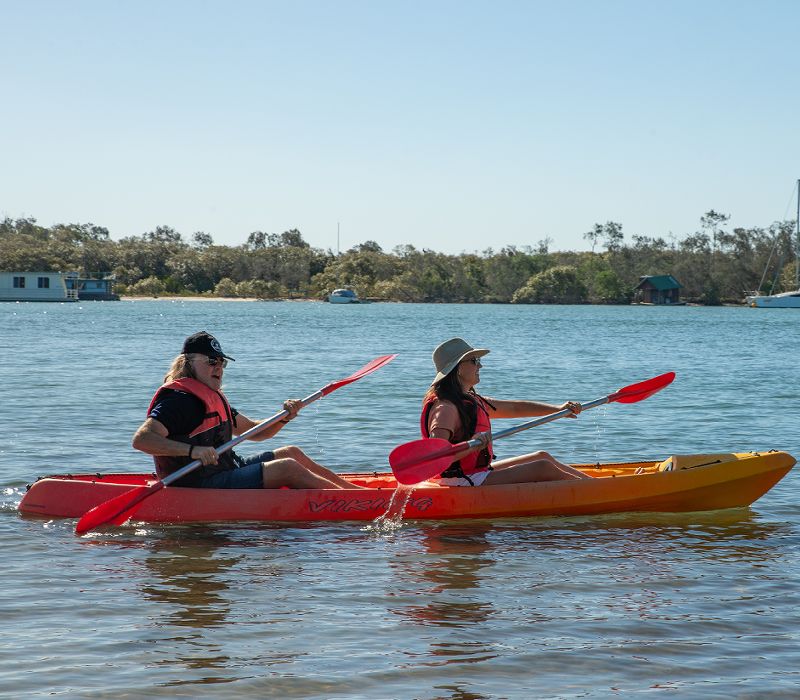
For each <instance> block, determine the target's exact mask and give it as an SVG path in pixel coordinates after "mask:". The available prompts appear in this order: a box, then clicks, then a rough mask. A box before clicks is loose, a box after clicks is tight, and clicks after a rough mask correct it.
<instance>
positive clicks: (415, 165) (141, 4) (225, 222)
mask: <svg viewBox="0 0 800 700" xmlns="http://www.w3.org/2000/svg"><path fill="white" fill-rule="evenodd" d="M0 27H1V28H2V39H1V40H0V100H2V109H0V217H5V216H10V217H12V218H17V217H21V216H33V217H35V218H36V219H37V220H38V221H39V223H41V224H42V225H46V226H50V225H52V224H54V223H58V222H64V223H87V222H93V223H96V224H99V225H103V226H106V227H107V228H109V230H110V231H111V235H112V237H113V238H115V239H118V238H121V237H123V236H128V235H132V234H141V233H143V232H145V231H149V230H152V229H154V228H155V227H156V226H158V225H168V226H172V227H174V228H175V229H177V230H178V231H180V232H181V233H182V234H184V236H185V237H187V238H188V237H189V236H190V235H191V234H192V233H193V232H194V231H198V230H202V231H205V232H207V233H210V234H211V235H212V236H213V238H214V240H215V242H217V243H221V244H226V245H238V244H241V243H243V242H244V241H245V240H246V238H247V235H248V234H249V233H250V232H251V231H254V230H262V231H266V232H268V233H280V232H281V231H284V230H286V229H290V228H298V229H300V230H301V232H302V233H303V236H304V237H305V239H306V240H307V241H308V242H309V243H311V244H312V245H314V246H318V247H321V248H332V249H334V250H335V249H336V229H337V222H340V224H341V249H342V250H345V249H347V248H349V247H351V246H353V245H355V244H358V243H361V242H364V241H366V240H375V241H377V242H378V243H379V244H380V245H381V246H382V247H383V248H384V250H387V251H389V250H391V249H392V248H393V247H394V246H396V245H399V244H405V243H409V244H412V245H414V246H416V247H418V248H430V249H433V250H438V251H442V252H449V253H460V252H462V251H481V250H484V249H485V248H487V247H489V246H492V247H494V248H495V249H499V248H501V247H502V246H504V245H516V246H524V245H535V244H536V242H537V241H539V240H541V239H544V238H545V237H549V238H551V239H552V240H553V243H552V245H551V250H570V249H572V250H577V249H588V247H589V244H588V242H587V241H585V240H584V238H583V233H584V232H586V231H587V230H589V229H590V228H592V226H593V224H594V223H596V222H600V223H603V222H605V221H607V220H613V221H617V222H619V223H621V224H622V226H623V232H624V233H625V235H626V240H630V237H631V236H632V235H633V234H641V235H649V236H664V237H667V236H669V235H670V234H673V235H675V236H677V237H678V238H683V237H684V236H685V235H686V234H688V233H691V232H693V231H695V230H697V229H698V228H699V218H700V216H701V215H702V214H703V213H704V212H706V211H708V210H709V209H712V208H713V209H716V210H717V211H720V212H723V213H726V214H729V215H731V225H732V226H745V227H749V226H768V225H769V224H770V223H772V222H773V221H775V220H778V219H782V218H794V211H793V209H792V208H791V207H790V206H789V204H790V200H791V196H792V190H793V188H794V186H795V185H794V183H795V180H796V179H797V178H798V177H800V99H799V97H798V95H799V94H800V58H798V56H800V52H798V49H797V46H798V35H800V2H797V1H795V0H787V1H777V0H766V1H763V0H762V1H758V2H756V1H755V0H754V1H753V2H742V1H738V0H725V1H716V0H707V1H704V0H692V1H683V0H677V1H675V0H671V1H670V2H655V0H636V1H628V0H616V1H615V0H605V1H603V2H596V1H582V0H573V1H571V2H570V1H567V2H538V1H533V0H531V1H530V2H502V1H500V2H481V3H478V2H468V1H467V2H465V1H463V0H459V1H457V2H451V1H449V0H448V1H442V2H436V1H433V0H431V1H428V2H413V1H412V2H407V1H404V2H394V3H390V2H379V1H377V0H373V1H364V2H351V1H348V0H330V1H325V2H323V1H319V2H312V1H308V2H303V1H299V2H285V1H281V2H267V1H264V2H256V1H253V2H236V1H226V2H222V1H220V2H214V3H212V2H200V1H198V0H194V1H191V2H188V1H187V2H178V1H175V0H170V1H161V0H159V1H158V2H154V1H151V0H136V1H134V0H130V1H129V2H121V1H120V2H116V1H108V0H102V1H96V2H95V1H88V0H71V1H70V2H63V1H61V0H59V1H57V2H44V1H40V0H0Z"/></svg>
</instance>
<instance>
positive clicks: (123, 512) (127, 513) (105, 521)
mask: <svg viewBox="0 0 800 700" xmlns="http://www.w3.org/2000/svg"><path fill="white" fill-rule="evenodd" d="M395 357H397V355H382V356H381V357H377V358H375V359H374V360H372V362H369V363H367V364H366V365H364V366H363V367H362V368H361V369H359V370H357V371H356V372H353V374H351V375H350V376H349V377H345V378H344V379H340V380H338V381H336V382H331V383H330V384H326V385H325V386H324V387H322V389H320V390H319V391H315V392H314V393H313V394H310V395H309V396H306V398H304V399H303V400H302V401H301V402H300V407H301V408H303V407H305V406H308V404H310V403H312V402H314V401H316V400H317V399H321V398H322V397H323V396H327V395H328V394H330V393H331V392H332V391H336V390H337V389H339V388H340V387H343V386H345V385H346V384H350V383H351V382H354V381H356V380H357V379H361V377H364V376H366V375H368V374H370V373H372V372H374V371H375V370H376V369H380V368H381V367H383V366H384V365H385V364H388V363H389V362H391V361H392V360H393V359H394V358H395ZM288 415H289V411H287V410H283V411H281V412H280V413H276V414H275V415H274V416H272V418H267V419H266V420H264V421H262V422H261V423H259V424H258V425H255V426H253V427H252V428H250V430H247V431H245V432H244V433H242V434H241V435H238V436H236V437H235V438H233V439H232V440H228V442H226V443H225V444H224V445H220V446H219V447H218V448H217V454H218V455H220V454H222V453H223V452H227V451H228V450H230V449H231V448H232V447H235V446H236V445H238V444H239V443H240V442H242V441H243V440H247V439H248V438H249V437H252V436H253V435H255V434H256V433H260V432H261V431H262V430H266V429H267V428H269V427H270V426H272V425H275V423H277V422H278V421H280V420H282V419H283V418H285V417H286V416H288ZM201 465H202V462H201V461H200V460H199V459H196V460H194V462H190V463H189V464H187V465H186V466H185V467H181V468H180V469H178V471H176V472H173V473H172V474H170V475H168V476H166V477H164V478H163V479H161V480H159V481H156V482H154V483H152V484H150V485H149V486H137V487H136V488H133V489H131V490H130V491H126V492H125V493H123V494H120V495H119V496H116V497H115V498H112V499H111V500H108V501H105V502H103V503H101V504H100V505H97V506H95V507H94V508H92V509H91V510H90V511H88V512H86V513H84V514H83V516H82V517H81V519H80V520H78V524H77V525H76V526H75V532H76V533H77V534H79V535H82V534H83V533H85V532H88V531H89V530H93V529H94V528H96V527H100V526H101V525H122V523H124V522H125V521H126V520H129V519H130V517H131V516H132V515H133V514H134V513H135V512H136V510H138V508H139V504H140V503H141V502H142V501H144V500H145V499H146V498H148V497H150V496H152V495H153V494H154V493H156V492H157V491H160V490H161V489H163V488H164V487H165V486H169V485H170V484H171V483H173V482H174V481H177V480H178V479H180V478H181V477H184V476H186V475H187V474H188V473H189V472H191V471H194V470H195V469H197V467H199V466H201Z"/></svg>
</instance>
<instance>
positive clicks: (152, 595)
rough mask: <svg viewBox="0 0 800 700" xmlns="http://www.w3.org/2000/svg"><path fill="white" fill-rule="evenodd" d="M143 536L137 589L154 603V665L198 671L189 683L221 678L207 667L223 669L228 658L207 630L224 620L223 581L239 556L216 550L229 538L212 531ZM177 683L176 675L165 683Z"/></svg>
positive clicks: (226, 606) (227, 606)
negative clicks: (142, 565)
mask: <svg viewBox="0 0 800 700" xmlns="http://www.w3.org/2000/svg"><path fill="white" fill-rule="evenodd" d="M176 535H177V536H176ZM149 537H150V539H148V553H147V555H146V556H145V558H144V563H145V565H146V567H147V571H148V574H149V575H146V576H143V577H142V578H141V581H140V588H139V589H140V591H141V593H142V595H143V597H144V598H145V600H148V601H150V602H153V603H156V604H157V608H156V614H155V615H154V616H153V617H152V624H153V628H154V631H156V632H158V634H157V635H156V636H155V637H154V638H153V639H152V641H153V642H154V643H155V644H156V645H157V646H158V649H159V652H160V654H161V655H162V658H160V659H158V660H157V661H156V662H155V665H157V666H173V665H176V664H177V665H179V666H183V667H185V668H187V669H197V670H203V676H202V678H201V679H200V680H197V679H193V680H192V681H189V682H191V683H195V682H201V683H213V682H218V681H220V680H223V678H221V677H219V676H213V675H208V671H211V670H215V669H216V670H217V671H222V672H223V673H224V670H225V669H226V668H227V666H228V665H229V664H230V662H231V658H230V656H229V655H228V654H227V653H225V652H224V651H223V648H222V646H221V645H220V644H219V643H217V642H215V641H213V639H214V637H213V636H211V635H209V634H208V630H210V629H213V628H216V627H220V626H222V625H224V624H225V623H226V620H227V617H228V615H229V613H230V601H229V600H228V597H227V595H226V592H227V591H228V588H229V584H228V581H229V580H231V579H232V578H234V577H235V567H236V565H237V564H238V563H239V562H240V561H241V559H242V557H241V555H234V556H230V555H225V556H223V555H220V554H219V551H220V549H221V548H222V547H225V546H229V545H230V544H231V541H230V540H229V539H228V538H227V537H225V536H224V535H220V534H217V533H204V534H203V536H202V537H199V538H195V537H193V536H191V535H189V536H188V537H187V535H186V532H185V531H179V532H178V533H175V534H172V533H171V532H169V531H167V532H165V533H164V535H163V536H159V535H158V533H150V535H149ZM182 684H183V681H181V680H177V681H175V682H173V683H171V684H170V685H182Z"/></svg>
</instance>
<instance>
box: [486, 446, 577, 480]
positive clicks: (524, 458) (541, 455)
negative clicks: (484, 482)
mask: <svg viewBox="0 0 800 700" xmlns="http://www.w3.org/2000/svg"><path fill="white" fill-rule="evenodd" d="M541 460H544V461H546V462H550V463H552V464H554V465H555V466H556V467H558V468H559V469H560V470H561V471H562V472H565V473H566V474H572V476H573V477H575V478H576V479H591V478H592V477H591V476H589V475H588V474H586V473H584V472H582V471H580V469H575V467H571V466H570V465H569V464H564V462H560V461H559V460H557V459H556V458H555V457H553V455H551V454H550V453H549V452H545V451H544V450H539V451H538V452H531V453H530V454H526V455H519V456H518V457H508V458H507V459H500V460H498V461H496V462H492V467H493V468H494V470H495V471H499V470H501V469H508V468H509V467H513V466H516V465H518V464H525V463H527V462H538V461H541ZM562 478H563V477H562Z"/></svg>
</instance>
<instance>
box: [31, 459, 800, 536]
mask: <svg viewBox="0 0 800 700" xmlns="http://www.w3.org/2000/svg"><path fill="white" fill-rule="evenodd" d="M794 464H795V459H794V457H792V456H791V455H790V454H788V453H786V452H746V453H730V454H705V455H675V456H672V457H669V458H668V459H666V460H662V461H651V462H624V463H611V464H594V465H587V464H583V465H581V464H577V465H574V466H575V467H577V468H578V469H580V470H581V471H583V472H585V473H586V474H588V475H589V476H591V477H593V478H592V479H579V480H570V481H550V482H539V483H530V484H513V485H504V486H480V487H475V488H473V487H468V486H461V487H448V486H442V485H440V484H439V483H438V482H437V481H435V480H433V481H426V482H423V483H421V484H419V485H418V486H416V487H414V488H411V487H401V489H400V490H399V491H397V487H398V485H397V482H396V481H395V479H394V477H393V476H392V475H391V474H390V473H378V472H373V473H360V474H343V475H342V476H345V477H346V478H347V479H348V480H350V481H351V482H353V483H354V484H356V485H358V486H363V487H365V488H364V489H362V490H352V491H351V490H346V489H345V490H340V489H252V490H244V489H237V490H231V489H193V488H178V487H168V488H164V489H161V490H160V491H158V492H157V493H155V494H154V495H153V496H151V497H150V498H148V499H147V500H146V501H144V502H143V503H142V505H141V507H140V508H139V510H138V511H137V512H136V515H135V517H134V520H135V521H142V522H150V523H189V522H213V521H235V520H255V521H277V522H312V521H334V520H373V519H374V518H376V517H378V516H381V515H384V514H386V513H387V511H388V510H389V508H390V506H393V505H397V506H398V507H404V511H403V518H404V519H435V520H444V519H452V518H506V517H530V516H558V515H595V514H601V513H622V512H637V511H639V512H641V511H649V512H685V511H700V510H716V509H721V508H738V507H744V506H749V505H750V504H751V503H753V502H754V501H755V500H756V499H758V498H760V497H761V496H763V495H764V494H765V493H766V492H767V491H769V490H770V489H771V488H772V487H773V486H774V485H775V484H777V483H778V482H779V481H780V480H781V479H782V478H783V477H784V476H785V475H786V474H787V473H788V472H789V471H790V470H791V468H792V466H793V465H794ZM153 480H154V476H153V475H152V474H107V475H101V474H82V475H71V474H70V475H56V476H48V477H43V478H41V479H39V480H38V481H36V482H35V483H34V484H32V485H31V486H29V487H28V491H27V493H26V494H25V495H24V497H23V498H22V501H21V502H20V504H19V510H20V512H22V513H24V514H26V515H37V516H43V517H47V518H57V517H58V518H79V517H80V516H82V515H83V514H84V513H86V512H87V511H88V510H90V509H91V508H94V507H95V506H97V505H99V504H100V503H103V502H105V501H108V500H109V499H112V498H114V497H116V496H119V495H120V494H122V493H125V492H126V491H128V490H130V489H131V488H133V487H136V486H146V485H148V484H150V483H152V482H153ZM396 491H397V496H395V493H396ZM393 496H394V497H395V499H394V501H393V500H392V499H393ZM398 503H399V505H398Z"/></svg>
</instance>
